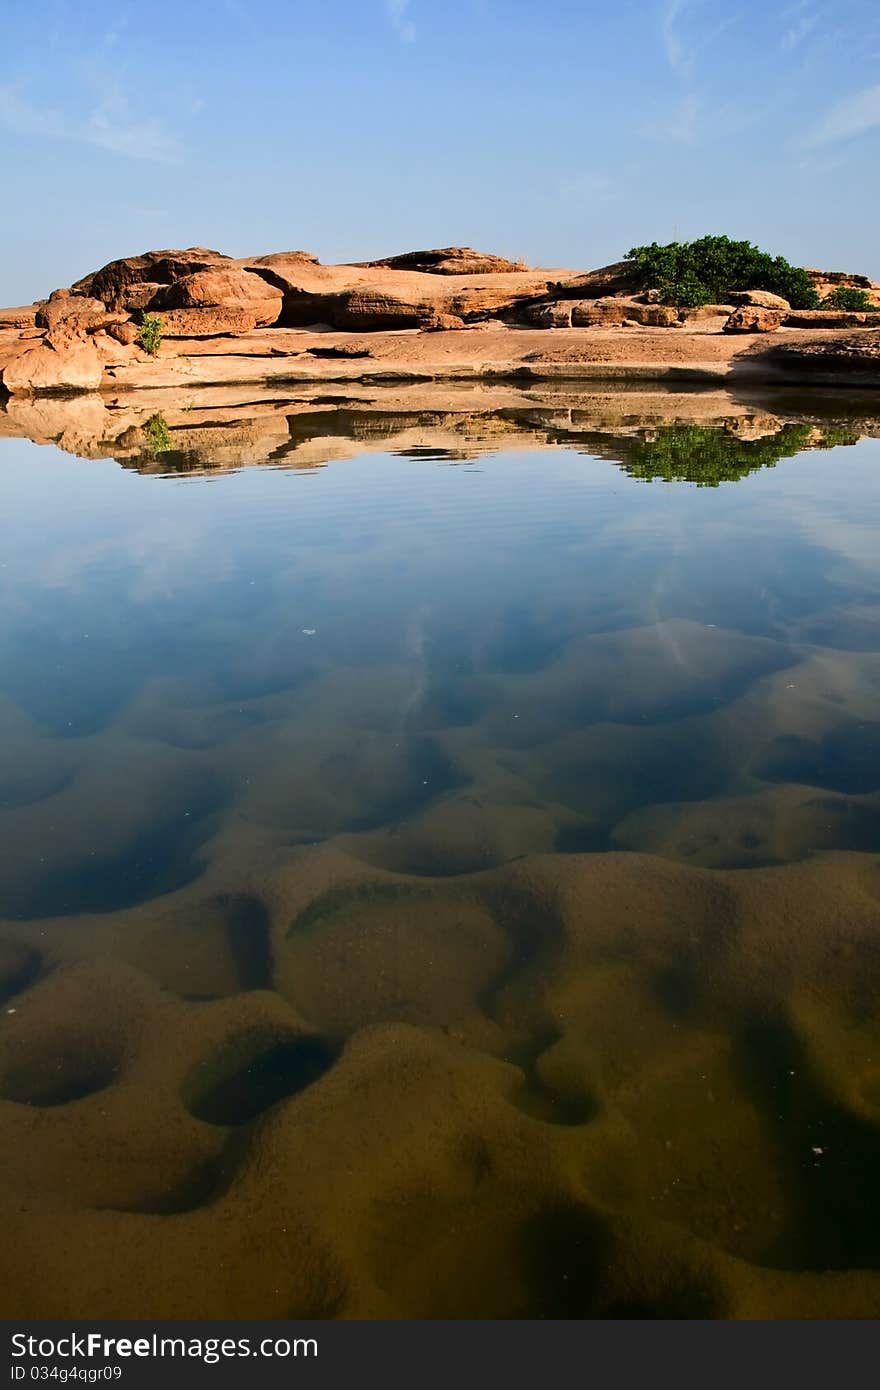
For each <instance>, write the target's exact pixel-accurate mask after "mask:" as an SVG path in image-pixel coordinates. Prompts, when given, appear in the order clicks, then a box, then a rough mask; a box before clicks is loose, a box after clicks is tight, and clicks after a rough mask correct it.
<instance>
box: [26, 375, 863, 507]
mask: <svg viewBox="0 0 880 1390" xmlns="http://www.w3.org/2000/svg"><path fill="white" fill-rule="evenodd" d="M292 389H293V388H292ZM296 390H297V394H296V395H294V396H291V397H288V398H285V397H284V396H283V395H280V394H279V392H278V390H277V388H274V389H273V390H272V391H270V392H268V393H267V395H266V397H265V398H264V399H262V400H260V399H257V400H255V399H254V392H253V391H252V390H251V391H247V390H244V389H236V388H234V387H227V388H218V389H212V388H204V387H203V388H201V389H194V390H193V392H192V393H191V394H190V395H189V396H186V397H183V398H182V397H181V395H180V392H179V391H172V390H170V389H168V390H157V391H153V392H151V393H150V396H151V405H150V406H145V405H144V404H143V402H142V401H141V400H140V399H138V398H137V397H130V398H126V397H124V396H122V397H117V398H114V400H113V401H112V403H108V402H107V401H106V399H105V398H104V397H98V396H88V395H84V396H78V397H76V398H72V399H66V400H65V399H63V398H56V399H53V398H50V397H39V398H35V399H33V400H29V399H27V398H22V397H17V398H16V397H13V398H10V400H9V401H7V403H6V405H5V407H4V408H3V409H2V410H0V435H2V434H8V435H18V436H23V437H26V438H31V439H34V440H35V441H37V442H39V443H49V442H51V443H55V444H57V445H58V446H59V447H60V448H62V449H67V450H69V451H71V452H73V453H76V454H79V455H80V456H86V457H91V458H115V459H117V460H118V461H119V463H120V464H122V466H123V467H126V468H135V469H137V470H138V471H140V472H146V473H160V474H168V475H175V474H185V473H194V472H217V471H222V470H224V469H238V468H241V467H243V466H247V465H249V464H265V465H269V466H273V467H282V468H314V467H321V466H323V465H325V464H327V463H329V462H332V461H334V460H338V459H341V458H347V457H353V456H356V455H359V454H363V453H364V452H366V451H369V450H371V449H377V450H391V451H393V452H395V453H399V454H402V455H404V456H407V457H410V458H414V459H419V458H425V459H428V460H438V459H447V460H448V461H450V462H456V461H461V460H468V459H473V458H478V457H479V456H480V455H482V454H486V453H493V452H496V451H498V450H501V449H517V448H527V449H533V448H542V447H559V446H566V447H570V448H575V449H578V450H580V451H582V452H584V453H587V454H595V455H597V456H599V457H603V458H609V459H612V460H614V461H615V462H620V463H622V465H623V467H624V468H625V470H626V471H627V472H628V473H629V474H630V475H631V476H633V477H637V478H645V479H651V478H658V479H664V480H666V481H676V480H677V481H689V482H694V483H697V484H699V485H701V486H710V487H714V486H717V485H718V484H719V483H720V482H732V481H736V480H737V479H739V478H742V477H745V476H747V475H748V474H749V473H751V472H753V471H755V470H756V469H760V468H765V467H771V466H772V465H773V464H775V463H776V462H777V461H778V460H779V459H781V458H790V457H792V456H794V455H795V454H797V453H799V452H800V451H802V450H804V449H813V448H831V447H834V446H835V445H839V444H852V443H854V442H855V441H856V440H857V439H858V438H860V437H861V436H862V435H865V434H877V433H878V432H880V418H878V416H877V413H876V408H875V406H873V405H872V403H871V401H870V399H868V398H865V399H864V401H863V400H862V399H856V400H853V399H852V397H851V395H849V396H848V397H847V400H846V406H847V409H848V410H849V411H854V410H856V409H857V408H858V407H859V406H861V409H860V411H859V412H858V414H857V416H856V418H855V420H854V421H853V422H852V423H849V422H848V421H847V419H846V418H845V417H838V418H837V419H835V418H833V417H832V418H829V417H828V413H827V410H826V411H824V412H823V411H822V409H821V408H819V409H818V410H817V409H815V408H814V405H813V402H812V398H811V400H810V402H809V403H808V404H807V405H806V406H805V404H804V402H803V401H801V400H798V399H797V398H794V399H792V398H791V396H790V394H789V395H788V396H785V397H781V398H780V401H781V404H780V407H779V408H778V409H776V410H774V409H773V402H772V398H769V400H768V401H765V402H764V403H763V405H762V406H757V407H756V406H752V405H749V404H748V403H744V402H741V401H739V400H738V399H737V398H736V397H734V396H733V395H731V394H729V393H727V392H725V391H723V390H718V389H714V390H706V389H704V388H691V389H690V390H689V391H678V392H675V391H671V390H669V389H667V388H664V387H661V386H659V385H652V386H647V387H644V388H643V389H641V390H639V389H633V388H632V387H630V388H628V389H621V388H620V387H617V388H614V387H611V386H608V387H606V388H605V389H602V390H585V389H584V388H583V386H575V385H573V384H568V383H565V382H560V383H553V382H543V383H540V384H536V385H534V386H531V387H528V388H526V387H514V386H512V385H507V386H505V385H503V384H498V385H496V384H493V383H489V382H481V383H480V385H479V388H478V389H477V390H476V391H475V389H474V388H473V387H472V386H466V387H463V386H461V385H459V384H456V383H454V382H447V383H440V384H437V385H435V386H433V387H430V386H412V385H406V386H398V387H393V386H391V385H388V386H378V387H377V386H375V385H373V386H370V385H368V384H366V383H358V384H356V385H353V386H352V387H350V388H349V389H348V394H345V393H344V392H343V389H342V388H341V387H340V391H339V393H338V394H336V395H330V394H328V391H327V387H326V385H325V386H324V387H323V388H318V387H307V386H303V385H302V383H299V384H298V386H297V388H296Z"/></svg>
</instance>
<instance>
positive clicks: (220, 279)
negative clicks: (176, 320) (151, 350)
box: [145, 266, 283, 328]
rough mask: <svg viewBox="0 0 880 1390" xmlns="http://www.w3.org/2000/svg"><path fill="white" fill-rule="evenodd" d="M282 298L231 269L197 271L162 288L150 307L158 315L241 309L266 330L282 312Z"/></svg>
mask: <svg viewBox="0 0 880 1390" xmlns="http://www.w3.org/2000/svg"><path fill="white" fill-rule="evenodd" d="M282 298H283V296H282V293H281V290H279V289H278V288H277V287H276V286H275V285H270V284H269V283H268V282H267V281H266V280H264V279H262V277H261V276H259V275H257V274H255V273H253V272H252V271H249V270H243V269H241V268H239V267H238V266H234V267H229V268H227V267H224V268H223V269H216V268H215V269H210V270H198V271H196V272H195V273H194V274H193V275H184V276H182V277H181V278H180V279H179V280H174V281H172V283H171V284H170V285H162V286H160V287H159V288H158V289H157V290H156V292H155V293H154V294H153V296H152V298H151V299H150V301H149V308H150V310H151V311H155V312H157V313H162V312H163V311H164V310H167V309H219V308H222V309H242V310H244V311H245V312H246V313H247V314H249V315H252V316H253V319H254V323H255V324H256V325H257V326H259V327H261V328H265V327H268V326H269V325H270V324H273V323H275V321H276V320H277V318H278V315H279V314H280V313H281V304H282ZM145 307H147V306H145Z"/></svg>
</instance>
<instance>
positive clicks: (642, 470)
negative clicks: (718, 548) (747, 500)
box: [620, 424, 858, 487]
mask: <svg viewBox="0 0 880 1390" xmlns="http://www.w3.org/2000/svg"><path fill="white" fill-rule="evenodd" d="M840 433H841V434H843V431H840ZM857 438H858V436H857V435H847V437H846V439H843V438H840V439H831V438H829V437H828V435H827V434H823V437H822V438H821V440H819V439H817V438H816V435H815V430H814V428H813V426H812V425H803V424H800V425H784V426H783V428H782V429H781V430H778V431H777V432H776V433H775V434H769V435H764V436H763V437H762V438H761V439H739V438H737V436H736V435H735V434H730V433H728V432H727V431H726V430H725V429H723V428H719V427H718V426H715V425H663V426H661V427H660V428H659V429H658V430H657V432H656V435H655V436H654V437H653V438H652V439H631V440H627V441H626V444H625V447H624V448H622V449H621V453H623V454H624V455H625V457H624V458H622V459H621V461H620V466H621V467H622V468H623V469H624V470H625V471H626V472H627V473H629V475H630V477H633V478H643V479H645V480H646V481H647V482H650V481H651V480H652V479H654V478H662V479H663V480H664V482H668V483H671V482H686V483H696V485H697V487H718V485H719V483H734V482H737V481H738V479H740V478H745V477H747V475H748V474H749V473H756V472H757V471H758V469H760V468H772V467H773V466H774V464H776V463H777V462H778V460H779V459H782V458H793V457H794V456H795V455H796V454H799V453H801V452H802V451H803V450H804V449H808V448H811V447H812V448H815V447H817V446H818V447H822V448H830V447H831V446H832V444H838V443H839V444H843V443H847V444H854V443H855V442H856V439H857ZM621 443H623V441H621Z"/></svg>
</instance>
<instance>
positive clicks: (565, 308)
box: [523, 296, 679, 328]
mask: <svg viewBox="0 0 880 1390" xmlns="http://www.w3.org/2000/svg"><path fill="white" fill-rule="evenodd" d="M523 318H524V319H525V321H526V322H527V323H530V324H531V325H532V326H533V327H534V328H599V327H605V328H615V327H616V328H619V327H622V326H623V324H625V323H632V324H638V325H641V326H644V327H648V328H673V327H675V325H676V324H678V322H679V312H678V310H677V309H674V308H672V307H671V306H670V305H667V304H645V303H642V302H641V301H640V300H637V299H630V298H624V297H622V296H621V297H618V298H603V299H553V300H550V301H549V302H548V303H543V304H535V305H529V306H527V307H526V308H525V309H524V310H523Z"/></svg>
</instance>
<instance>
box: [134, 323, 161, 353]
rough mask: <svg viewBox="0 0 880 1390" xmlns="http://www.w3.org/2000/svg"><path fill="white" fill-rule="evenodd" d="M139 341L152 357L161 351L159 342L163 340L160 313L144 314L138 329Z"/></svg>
mask: <svg viewBox="0 0 880 1390" xmlns="http://www.w3.org/2000/svg"><path fill="white" fill-rule="evenodd" d="M137 341H138V342H139V343H140V345H141V347H142V348H143V350H144V352H148V353H150V355H151V356H152V357H155V356H156V353H157V352H158V351H159V344H160V343H161V342H162V317H161V315H160V314H144V316H143V318H142V320H141V326H140V328H139V329H138V335H137Z"/></svg>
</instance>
